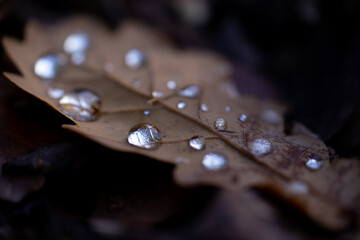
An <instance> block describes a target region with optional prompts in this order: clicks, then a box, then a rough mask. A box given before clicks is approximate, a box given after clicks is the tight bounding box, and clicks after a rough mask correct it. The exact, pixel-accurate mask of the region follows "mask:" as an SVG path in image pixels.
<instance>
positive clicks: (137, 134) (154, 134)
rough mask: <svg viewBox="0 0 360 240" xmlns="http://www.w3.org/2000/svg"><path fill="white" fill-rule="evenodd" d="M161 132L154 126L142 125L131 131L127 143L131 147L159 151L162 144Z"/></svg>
mask: <svg viewBox="0 0 360 240" xmlns="http://www.w3.org/2000/svg"><path fill="white" fill-rule="evenodd" d="M161 140H162V136H161V133H160V131H159V130H158V129H157V128H156V127H155V126H153V125H151V124H147V123H140V124H137V125H135V126H134V127H132V128H131V129H130V131H129V134H128V137H127V141H128V143H130V144H131V145H133V146H135V147H139V148H145V149H157V148H158V147H159V146H160V144H161Z"/></svg>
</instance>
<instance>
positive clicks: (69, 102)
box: [59, 89, 101, 122]
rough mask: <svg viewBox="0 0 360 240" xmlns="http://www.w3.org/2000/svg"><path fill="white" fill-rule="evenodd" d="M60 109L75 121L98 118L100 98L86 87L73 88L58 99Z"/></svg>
mask: <svg viewBox="0 0 360 240" xmlns="http://www.w3.org/2000/svg"><path fill="white" fill-rule="evenodd" d="M59 104H60V110H61V111H62V112H63V113H64V114H65V115H67V116H69V117H71V118H72V119H74V120H76V121H82V122H88V121H94V120H96V119H97V118H98V115H99V113H100V108H101V99H100V97H99V96H98V95H96V94H95V93H93V92H91V91H89V90H86V89H75V90H73V91H72V92H70V93H67V94H65V95H64V96H63V97H62V98H61V99H60V100H59Z"/></svg>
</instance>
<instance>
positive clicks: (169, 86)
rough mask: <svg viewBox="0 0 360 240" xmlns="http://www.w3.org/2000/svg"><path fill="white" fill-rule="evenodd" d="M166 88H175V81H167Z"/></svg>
mask: <svg viewBox="0 0 360 240" xmlns="http://www.w3.org/2000/svg"><path fill="white" fill-rule="evenodd" d="M166 86H167V88H168V89H170V90H174V89H176V82H175V81H168V82H167V84H166Z"/></svg>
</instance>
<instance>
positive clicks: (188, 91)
mask: <svg viewBox="0 0 360 240" xmlns="http://www.w3.org/2000/svg"><path fill="white" fill-rule="evenodd" d="M178 95H179V96H180V97H187V98H196V97H198V96H199V95H200V88H199V87H198V86H196V85H190V86H187V87H185V88H183V89H182V90H180V91H179V92H178Z"/></svg>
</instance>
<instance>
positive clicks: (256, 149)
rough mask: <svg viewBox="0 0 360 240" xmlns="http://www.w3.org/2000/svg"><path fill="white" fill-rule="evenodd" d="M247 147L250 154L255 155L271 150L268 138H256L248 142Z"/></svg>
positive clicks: (264, 153) (258, 155) (261, 154)
mask: <svg viewBox="0 0 360 240" xmlns="http://www.w3.org/2000/svg"><path fill="white" fill-rule="evenodd" d="M249 148H250V151H251V153H252V154H254V155H255V156H257V157H260V156H263V155H266V154H268V153H270V152H271V150H272V146H271V143H270V142H269V140H267V139H263V138H258V139H255V140H254V141H252V142H250V143H249Z"/></svg>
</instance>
